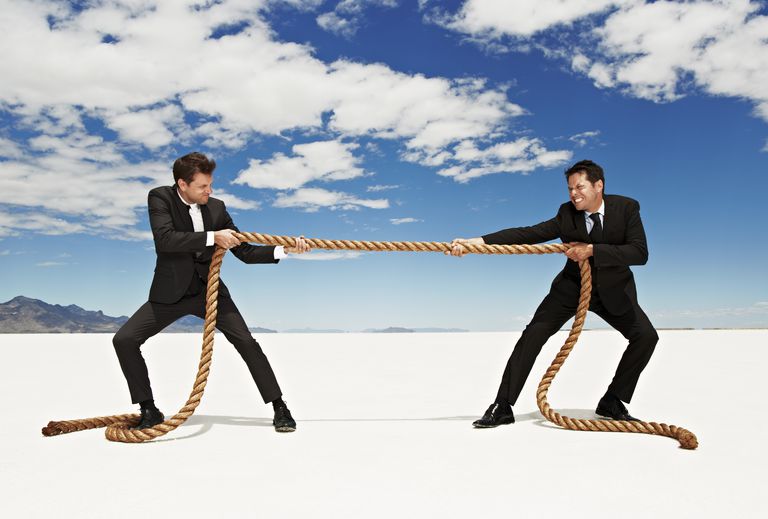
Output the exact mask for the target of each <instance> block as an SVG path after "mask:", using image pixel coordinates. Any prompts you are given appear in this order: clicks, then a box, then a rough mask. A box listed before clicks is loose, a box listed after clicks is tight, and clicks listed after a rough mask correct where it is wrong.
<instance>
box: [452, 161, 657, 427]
mask: <svg viewBox="0 0 768 519" xmlns="http://www.w3.org/2000/svg"><path fill="white" fill-rule="evenodd" d="M565 177H566V179H567V181H568V191H569V194H570V202H567V203H565V204H563V205H561V206H560V209H559V211H558V212H557V215H556V216H555V217H554V218H552V219H551V220H547V221H545V222H542V223H539V224H537V225H534V226H531V227H515V228H511V229H505V230H502V231H499V232H495V233H492V234H487V235H485V236H482V237H479V238H470V239H462V238H457V239H456V240H454V241H453V249H452V251H451V254H452V255H454V256H462V255H463V254H464V252H465V249H464V248H463V247H462V245H463V244H474V245H477V244H496V245H519V244H526V243H531V244H533V243H542V242H546V241H549V240H554V239H560V240H562V241H563V243H569V244H570V245H571V248H570V249H568V251H567V252H566V253H565V254H566V256H568V260H567V261H566V264H565V268H563V270H562V271H561V272H560V273H559V274H558V275H557V277H556V278H555V280H554V281H553V282H552V287H551V288H550V291H549V294H548V295H547V296H546V297H545V298H544V300H543V301H542V302H541V304H540V305H539V307H538V309H537V310H536V313H535V314H534V316H533V319H532V320H531V322H530V323H529V324H528V326H527V327H526V328H525V330H524V331H523V333H522V335H521V336H520V339H519V340H518V341H517V344H516V345H515V348H514V350H513V351H512V355H511V356H510V358H509V361H508V362H507V366H506V369H505V370H504V375H503V376H502V379H501V385H500V386H499V391H498V393H497V395H496V400H495V401H494V403H493V404H491V405H490V407H488V410H487V411H486V412H485V414H484V415H483V417H482V418H480V419H479V420H477V421H475V422H474V423H473V425H474V426H475V427H478V428H487V427H496V426H499V425H502V424H510V423H514V421H515V415H514V413H513V412H512V406H513V405H514V404H515V402H516V401H517V397H518V396H519V395H520V391H521V390H522V388H523V384H524V383H525V380H526V378H527V377H528V374H529V373H530V371H531V368H532V367H533V363H534V361H535V360H536V356H537V355H538V354H539V352H540V351H541V348H542V347H543V346H544V343H546V342H547V340H548V339H549V338H550V337H551V336H552V335H553V334H554V333H555V332H557V331H558V330H559V329H560V328H561V327H562V326H563V325H564V324H565V323H566V321H568V319H570V318H571V317H573V316H574V315H575V314H576V307H577V305H578V301H579V291H580V288H581V276H580V272H579V266H578V262H579V261H584V260H588V261H589V263H590V266H591V272H592V294H591V300H590V305H589V309H590V310H591V311H592V312H595V313H596V314H597V315H599V316H600V317H602V318H603V319H604V320H605V321H606V322H607V323H608V324H610V325H611V326H613V327H614V328H615V329H616V330H618V331H619V332H621V334H622V335H623V336H624V337H625V338H626V339H627V340H628V341H629V345H628V346H627V349H626V350H625V351H624V355H623V356H622V358H621V361H620V362H619V365H618V367H617V369H616V374H615V376H614V377H613V381H612V382H611V383H610V385H609V386H608V390H607V391H606V393H605V395H604V396H603V397H602V398H601V399H600V401H599V402H598V405H597V409H596V411H595V412H596V413H597V414H598V415H600V416H603V417H606V418H612V419H615V420H636V418H634V417H632V416H631V415H630V414H629V412H628V411H627V408H626V407H625V406H624V402H626V403H629V402H630V400H631V399H632V394H633V393H634V391H635V386H636V385H637V381H638V378H639V377H640V373H642V371H643V368H645V366H646V364H647V363H648V360H649V359H650V358H651V354H652V353H653V350H654V348H655V346H656V343H657V342H658V340H659V337H658V335H657V333H656V330H655V329H654V327H653V325H652V324H651V322H650V321H649V320H648V317H647V316H646V315H645V312H643V310H642V309H641V308H640V305H638V302H637V292H636V289H635V280H634V277H633V275H632V271H631V270H630V269H629V267H630V265H644V264H645V263H646V261H648V246H647V244H646V240H645V231H644V229H643V223H642V221H641V220H640V204H638V203H637V202H636V201H635V200H632V199H631V198H626V197H623V196H618V195H605V194H604V193H603V188H604V185H605V176H604V173H603V169H602V168H601V167H600V166H598V165H597V164H595V163H594V162H592V161H590V160H583V161H580V162H577V163H576V164H574V165H573V166H571V167H570V168H568V169H567V170H566V172H565Z"/></svg>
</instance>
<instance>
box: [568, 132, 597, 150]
mask: <svg viewBox="0 0 768 519" xmlns="http://www.w3.org/2000/svg"><path fill="white" fill-rule="evenodd" d="M599 135H600V131H599V130H592V131H588V132H581V133H577V134H576V135H571V136H570V137H568V140H569V141H571V142H573V143H574V144H576V146H579V147H582V146H586V145H587V143H588V142H589V141H590V140H593V139H596V138H597V137H598V136H599Z"/></svg>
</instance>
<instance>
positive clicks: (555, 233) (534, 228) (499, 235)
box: [483, 218, 560, 245]
mask: <svg viewBox="0 0 768 519" xmlns="http://www.w3.org/2000/svg"><path fill="white" fill-rule="evenodd" d="M559 236H560V227H559V226H558V225H557V218H551V219H549V220H547V221H545V222H541V223H538V224H536V225H531V226H530V227H511V228H509V229H504V230H502V231H497V232H494V233H491V234H486V235H484V236H483V240H484V242H485V243H487V244H488V245H527V244H535V243H544V242H547V241H549V240H554V239H555V238H557V237H559Z"/></svg>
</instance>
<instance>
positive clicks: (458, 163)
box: [437, 137, 573, 183]
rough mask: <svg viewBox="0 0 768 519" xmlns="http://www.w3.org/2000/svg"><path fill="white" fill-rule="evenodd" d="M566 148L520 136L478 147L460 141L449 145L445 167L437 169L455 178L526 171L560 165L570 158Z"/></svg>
mask: <svg viewBox="0 0 768 519" xmlns="http://www.w3.org/2000/svg"><path fill="white" fill-rule="evenodd" d="M572 156H573V153H572V152H570V151H551V150H548V149H547V148H546V147H545V146H544V145H543V143H542V142H541V141H540V140H539V139H535V138H530V137H521V138H519V139H517V140H514V141H508V142H500V143H497V144H494V145H492V146H487V147H485V148H478V147H477V146H476V145H475V143H474V142H472V141H464V142H461V143H459V144H458V145H457V146H455V147H454V148H453V153H452V154H451V156H450V158H449V159H447V161H446V162H447V164H446V167H444V168H443V169H440V170H439V171H438V172H437V173H438V175H442V176H444V177H450V178H453V179H454V180H455V181H457V182H461V183H464V182H468V181H470V180H472V179H473V178H477V177H481V176H484V175H491V174H495V173H524V174H525V173H529V172H531V171H533V170H535V169H537V168H552V167H555V166H560V165H562V164H564V163H566V162H567V161H569V160H570V159H571V157H572Z"/></svg>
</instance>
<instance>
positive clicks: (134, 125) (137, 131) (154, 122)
mask: <svg viewBox="0 0 768 519" xmlns="http://www.w3.org/2000/svg"><path fill="white" fill-rule="evenodd" d="M105 120H106V123H107V125H108V126H109V127H110V128H111V129H113V130H115V131H116V132H118V133H119V134H120V138H121V139H122V140H123V141H125V142H136V143H139V144H143V145H144V146H146V147H147V148H149V149H156V148H159V147H162V146H167V145H168V144H171V142H173V141H174V139H175V138H176V137H175V135H174V132H173V131H171V130H170V129H169V127H177V128H183V127H184V113H183V112H182V110H181V108H179V107H178V106H176V105H167V106H164V107H162V108H157V109H147V110H137V111H133V112H131V111H124V112H120V113H108V114H107V115H106V116H105Z"/></svg>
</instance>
